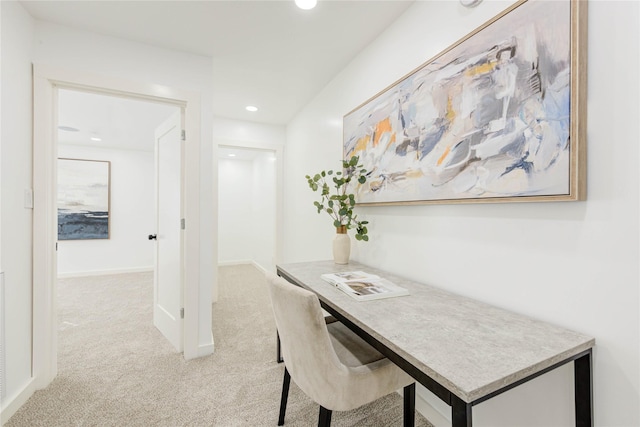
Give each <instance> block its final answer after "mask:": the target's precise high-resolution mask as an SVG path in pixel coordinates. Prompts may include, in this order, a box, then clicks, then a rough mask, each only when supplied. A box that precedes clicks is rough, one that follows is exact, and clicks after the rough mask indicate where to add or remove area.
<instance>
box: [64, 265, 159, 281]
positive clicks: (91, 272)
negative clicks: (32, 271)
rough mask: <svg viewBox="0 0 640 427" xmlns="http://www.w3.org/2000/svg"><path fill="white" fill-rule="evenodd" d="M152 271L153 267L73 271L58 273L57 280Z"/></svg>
mask: <svg viewBox="0 0 640 427" xmlns="http://www.w3.org/2000/svg"><path fill="white" fill-rule="evenodd" d="M147 271H153V266H150V267H136V268H114V269H110V270H89V271H73V272H68V273H58V279H67V278H70V277H89V276H107V275H110V274H124V273H145V272H147Z"/></svg>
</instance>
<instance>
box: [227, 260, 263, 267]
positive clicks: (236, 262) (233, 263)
mask: <svg viewBox="0 0 640 427" xmlns="http://www.w3.org/2000/svg"><path fill="white" fill-rule="evenodd" d="M254 262H255V261H252V260H250V259H238V260H234V261H222V262H219V263H218V267H226V266H230V265H243V264H252V263H254Z"/></svg>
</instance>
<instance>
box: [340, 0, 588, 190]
mask: <svg viewBox="0 0 640 427" xmlns="http://www.w3.org/2000/svg"><path fill="white" fill-rule="evenodd" d="M571 3H572V2H570V1H536V0H529V1H526V2H522V3H521V4H519V5H518V6H517V7H515V8H514V9H513V10H511V11H509V12H508V13H506V14H504V15H503V16H501V17H500V18H499V19H496V20H495V21H493V22H491V23H489V24H487V25H486V26H484V27H483V28H481V29H480V30H479V31H477V32H474V33H472V34H471V35H469V36H468V37H467V38H465V39H464V40H463V41H462V42H460V43H458V44H456V45H454V46H452V47H451V48H449V49H447V50H446V51H444V53H442V54H440V55H439V56H437V57H436V58H435V59H433V60H431V61H430V62H428V63H426V64H425V65H423V66H422V67H421V68H419V69H418V70H416V71H415V72H413V73H412V74H410V75H409V76H407V77H405V78H403V79H402V80H400V81H399V82H397V83H395V84H394V85H392V86H391V87H389V88H387V89H386V90H385V91H383V92H382V93H380V94H379V95H378V96H376V97H375V98H373V99H371V100H369V101H367V102H366V103H365V104H363V105H362V106H360V107H358V108H356V109H355V110H354V111H352V112H350V113H349V114H347V115H346V116H345V117H344V157H345V159H349V158H351V157H352V156H359V157H360V163H361V164H362V165H363V167H364V168H365V169H367V170H368V171H369V175H368V179H367V182H366V183H365V184H364V185H361V186H360V187H359V188H358V189H356V192H357V200H358V202H359V203H389V202H396V203H397V202H418V201H445V200H458V201H459V200H467V201H470V200H472V199H475V200H478V199H489V198H490V199H493V200H495V199H499V198H520V199H521V198H526V197H530V196H543V197H546V196H559V195H568V194H569V191H570V176H571V173H570V172H571V171H570V168H571V167H572V157H571V154H572V153H571V146H572V143H575V141H573V140H572V139H571V138H570V124H571V120H570V118H571V89H572V86H571V79H572V72H574V71H572V69H571V59H572V57H571V7H572V4H571Z"/></svg>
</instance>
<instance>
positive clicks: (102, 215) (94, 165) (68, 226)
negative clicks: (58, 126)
mask: <svg viewBox="0 0 640 427" xmlns="http://www.w3.org/2000/svg"><path fill="white" fill-rule="evenodd" d="M110 186H111V162H109V161H103V160H81V159H68V158H59V159H58V240H95V239H109V237H110V226H109V225H110V199H111V189H110Z"/></svg>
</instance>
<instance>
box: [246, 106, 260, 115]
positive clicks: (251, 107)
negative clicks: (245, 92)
mask: <svg viewBox="0 0 640 427" xmlns="http://www.w3.org/2000/svg"><path fill="white" fill-rule="evenodd" d="M245 110H247V111H251V112H252V113H253V112H256V111H258V107H254V106H253V105H247V106H246V107H245Z"/></svg>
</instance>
